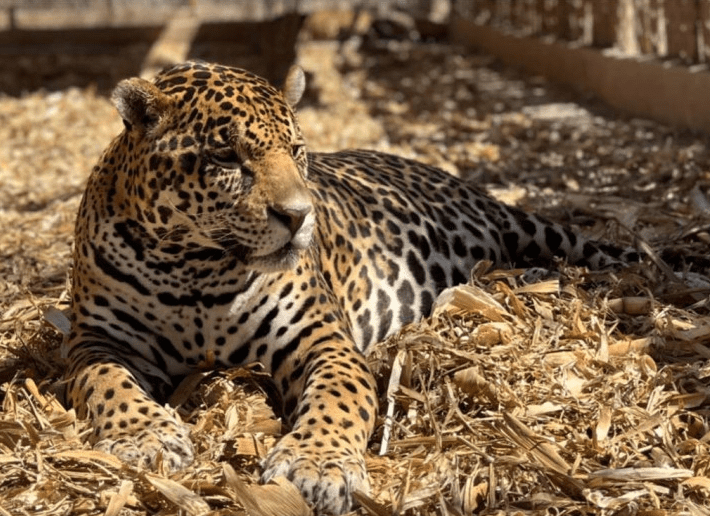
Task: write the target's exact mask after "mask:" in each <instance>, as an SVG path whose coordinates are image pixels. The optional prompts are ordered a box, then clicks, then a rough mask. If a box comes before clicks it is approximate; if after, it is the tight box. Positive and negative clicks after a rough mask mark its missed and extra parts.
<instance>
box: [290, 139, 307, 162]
mask: <svg viewBox="0 0 710 516" xmlns="http://www.w3.org/2000/svg"><path fill="white" fill-rule="evenodd" d="M305 150H306V146H305V145H303V144H302V143H297V144H296V145H294V146H293V147H291V155H292V156H293V157H294V158H295V159H298V158H300V157H301V156H302V155H303V152H304V151H305Z"/></svg>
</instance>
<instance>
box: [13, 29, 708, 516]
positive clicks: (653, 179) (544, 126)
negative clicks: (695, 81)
mask: <svg viewBox="0 0 710 516" xmlns="http://www.w3.org/2000/svg"><path fill="white" fill-rule="evenodd" d="M361 43H362V44H361V45H358V44H357V42H353V41H350V42H347V43H346V44H345V45H343V46H342V47H340V48H339V47H338V45H337V44H332V43H328V42H325V43H323V42H320V43H319V42H304V43H303V44H302V47H301V48H300V59H301V62H302V64H303V66H304V67H305V68H306V69H307V70H308V71H309V72H310V73H311V74H312V83H313V87H314V88H313V90H312V93H311V97H310V102H307V103H306V105H304V107H303V108H302V109H301V115H300V118H301V123H302V125H303V126H304V130H305V132H306V134H307V137H308V139H309V142H310V145H311V148H313V149H320V150H328V149H337V148H342V147H371V148H372V147H374V148H378V149H381V150H388V151H390V152H394V153H397V154H403V155H408V156H414V157H417V158H418V159H421V160H423V161H426V162H429V163H434V164H437V165H439V166H442V167H444V168H446V169H447V170H449V171H451V172H452V173H457V174H460V175H461V176H463V177H465V178H468V179H470V180H472V181H475V182H476V183H479V184H483V185H486V186H488V187H490V189H491V190H492V191H494V193H495V194H496V195H497V196H498V197H500V198H502V199H505V200H506V201H508V202H513V203H516V204H519V205H521V206H524V207H526V208H528V209H534V210H536V211H542V212H544V213H546V214H547V215H548V216H550V217H552V218H555V219H557V220H561V221H564V222H567V223H573V224H577V225H579V226H581V227H583V228H584V230H585V231H586V232H588V233H589V234H591V235H594V236H597V237H603V238H608V239H610V240H613V241H616V242H622V243H623V242H627V243H629V244H634V243H635V242H637V241H643V242H646V243H648V244H650V247H648V249H650V250H651V251H652V252H654V253H655V252H656V251H662V252H660V253H659V254H660V255H661V256H662V257H665V258H666V259H668V260H670V262H671V265H672V266H673V268H674V270H676V271H678V272H681V273H684V274H685V276H683V274H681V276H683V278H684V279H683V281H681V282H678V281H674V280H673V278H672V277H671V278H669V277H667V276H666V275H664V274H663V273H661V272H659V271H658V270H657V269H656V268H655V267H652V266H650V265H644V266H641V265H639V266H634V267H631V268H630V269H628V270H624V271H621V272H617V273H614V274H610V273H594V274H592V273H588V272H587V271H584V270H581V269H577V268H569V267H562V268H561V269H560V272H559V275H558V276H553V277H543V278H542V279H541V280H534V281H533V280H531V278H533V276H530V275H526V274H524V273H523V271H493V270H489V269H488V268H487V267H486V264H481V266H480V267H478V268H477V269H476V270H475V271H473V272H472V277H471V282H470V283H469V284H468V285H466V286H462V287H458V288H455V289H453V290H451V291H448V292H446V293H445V295H443V296H442V298H440V300H439V302H438V303H437V307H436V310H435V313H434V314H433V315H432V317H430V318H427V319H426V320H424V321H422V322H421V323H420V324H416V325H412V326H409V327H407V328H405V329H404V330H403V331H402V332H400V333H399V334H397V335H395V336H393V337H392V338H390V339H389V340H388V341H387V342H385V343H382V344H380V345H378V346H376V347H375V349H374V350H373V351H372V353H371V355H370V363H371V365H372V367H373V370H374V371H375V372H376V375H377V376H378V378H379V380H380V384H381V385H380V393H381V396H380V401H381V415H380V421H379V424H378V431H377V434H376V435H375V436H374V438H373V441H372V445H371V448H370V449H371V454H370V456H369V458H368V466H369V470H370V473H371V478H372V481H373V491H372V493H371V494H370V495H369V496H367V495H364V494H359V495H358V498H359V500H360V501H361V504H362V507H361V508H360V509H358V510H357V511H356V512H357V514H374V515H384V514H393V513H398V514H442V515H443V514H451V515H463V514H473V513H477V514H478V513H483V514H504V513H505V514H509V513H512V514H538V513H547V512H553V513H556V514H646V515H651V514H653V515H661V514H671V513H672V514H698V515H701V514H710V501H709V500H710V449H709V448H710V419H709V416H710V346H709V343H710V316H709V315H708V305H707V299H708V294H709V292H708V285H709V284H710V279H709V278H708V261H707V246H708V242H709V241H710V235H709V234H708V228H709V227H710V214H709V212H708V207H709V206H710V203H709V202H708V198H707V192H708V190H709V189H710V157H709V156H708V152H707V150H706V140H707V138H706V136H703V135H692V134H683V133H680V132H677V131H674V130H672V129H669V128H666V127H662V126H659V125H657V124H654V123H652V122H648V121H642V120H629V119H625V118H624V117H623V116H622V115H620V114H618V113H613V112H610V111H608V110H605V108H604V107H603V106H598V105H595V104H594V103H593V102H591V101H588V100H587V101H580V100H579V98H578V96H575V95H572V94H570V93H569V92H566V91H558V90H556V89H555V88H554V87H552V86H550V85H549V84H547V83H545V82H544V81H543V80H541V79H538V78H530V77H521V76H519V75H517V74H516V73H515V72H513V71H510V70H506V69H502V68H500V67H499V66H498V65H496V63H494V62H492V60H491V59H489V58H488V57H486V56H480V55H475V54H473V53H470V52H466V51H463V50H462V49H459V48H455V47H451V46H448V45H439V44H437V45H434V44H429V45H424V44H413V43H411V42H383V41H377V40H370V39H367V38H365V39H364V40H363V41H362V42H361ZM119 130H120V121H119V120H118V117H117V116H116V115H115V114H114V112H113V109H112V108H111V106H110V104H109V102H108V101H107V100H106V99H105V98H103V97H100V96H98V95H96V94H95V93H94V92H92V91H90V90H87V91H80V90H66V91H57V92H51V93H31V94H27V95H25V96H23V97H21V98H10V97H1V98H0V139H1V141H3V145H2V147H0V226H1V227H2V228H3V231H2V234H1V235H0V257H1V258H2V259H1V260H0V278H2V280H1V281H0V401H1V402H2V408H1V409H0V515H2V516H5V515H8V514H12V515H30V514H32V515H38V516H45V515H83V514H86V515H111V516H114V515H115V516H118V515H120V516H129V515H144V514H157V515H168V514H182V515H191V516H192V515H199V514H211V515H228V514H229V515H239V514H245V515H246V514H249V515H252V516H254V515H266V514H294V515H296V514H307V513H308V509H307V507H305V506H304V505H303V503H302V500H300V496H299V495H298V493H295V492H294V490H293V489H291V488H290V486H289V485H287V484H282V485H278V484H272V485H268V486H259V485H258V483H257V479H258V474H259V468H258V462H259V459H260V458H261V457H263V456H264V453H265V451H266V450H267V449H268V448H269V447H270V446H272V445H273V444H274V443H275V442H276V440H277V439H278V437H279V435H280V434H281V431H282V428H281V423H280V422H279V420H278V419H277V418H276V417H275V415H274V414H273V411H272V410H271V408H270V407H269V406H268V404H267V403H266V401H265V400H266V398H267V397H266V395H265V393H267V392H269V385H268V381H266V380H265V378H264V375H263V373H261V372H260V371H259V369H258V368H247V369H235V370H229V371H223V372H219V373H215V374H211V375H205V374H199V375H195V376H193V377H190V378H188V379H186V381H185V383H184V384H183V385H182V386H181V388H180V389H178V392H176V394H175V397H174V401H176V402H179V407H178V408H177V409H176V410H177V411H178V413H179V414H180V416H181V417H182V418H183V419H184V420H186V421H188V422H189V423H190V424H191V425H192V434H193V439H194V442H195V443H196V446H197V459H196V461H195V463H194V464H193V465H192V466H191V467H190V468H188V469H187V470H185V471H182V472H178V473H174V474H171V475H165V474H164V473H163V472H160V471H158V472H148V471H142V470H138V469H135V468H132V467H130V466H127V465H125V464H122V463H120V461H118V460H117V459H116V458H115V457H113V456H110V455H106V454H103V453H100V452H96V451H93V450H91V449H90V448H89V446H88V445H87V443H86V435H87V433H88V432H89V431H90V429H89V428H87V425H86V424H85V422H83V421H79V420H77V418H76V416H75V414H74V411H72V410H67V409H66V408H65V407H64V406H63V405H62V404H61V403H60V402H58V401H57V400H58V398H57V393H58V392H59V391H61V388H62V385H61V382H60V380H59V379H60V377H61V372H62V368H63V366H62V362H61V359H60V357H59V355H58V344H59V342H60V340H61V335H60V333H59V332H57V331H56V330H54V329H53V328H52V327H51V326H50V325H49V324H47V322H46V321H45V320H44V319H43V313H45V312H49V313H50V314H51V313H52V312H51V310H50V309H52V308H53V307H58V308H60V309H61V308H63V307H65V306H66V292H65V289H66V271H67V270H68V268H69V266H70V246H71V240H72V225H73V219H74V216H75V212H76V208H77V206H78V202H79V199H80V194H81V191H82V188H83V184H84V181H85V179H86V177H87V176H88V172H89V170H90V168H91V166H92V164H93V161H94V160H95V159H96V158H97V157H98V154H99V152H100V151H101V149H102V148H103V147H104V146H105V145H106V144H107V142H108V141H109V139H110V138H111V137H112V135H114V134H116V133H117V132H118V131H119ZM264 500H269V501H271V502H273V504H266V503H264Z"/></svg>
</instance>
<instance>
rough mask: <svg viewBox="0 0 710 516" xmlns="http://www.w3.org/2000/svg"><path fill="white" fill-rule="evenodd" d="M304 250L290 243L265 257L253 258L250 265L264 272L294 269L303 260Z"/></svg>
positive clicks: (249, 261)
mask: <svg viewBox="0 0 710 516" xmlns="http://www.w3.org/2000/svg"><path fill="white" fill-rule="evenodd" d="M303 252H304V248H303V247H300V246H296V245H294V244H293V243H291V242H289V243H288V244H286V245H285V246H283V247H282V248H281V249H279V250H277V251H274V252H273V253H270V254H267V255H263V256H253V257H251V258H250V259H249V260H248V263H249V264H250V265H251V266H253V267H254V268H255V269H259V270H261V271H263V272H277V271H285V270H289V269H293V268H294V267H295V266H296V264H297V263H298V262H299V260H300V259H301V255H302V253H303Z"/></svg>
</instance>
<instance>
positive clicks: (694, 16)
mask: <svg viewBox="0 0 710 516" xmlns="http://www.w3.org/2000/svg"><path fill="white" fill-rule="evenodd" d="M454 11H455V13H456V15H457V16H462V17H466V18H469V19H473V20H475V21H476V23H478V24H482V25H490V26H492V27H495V28H499V29H509V30H514V31H516V32H518V33H519V34H521V35H525V36H548V37H552V38H555V39H558V40H564V41H573V42H577V43H579V44H580V45H581V46H592V47H597V48H609V47H615V48H616V49H618V50H619V51H621V52H623V53H625V54H627V55H650V56H654V57H658V58H663V59H673V58H675V59H679V60H681V61H683V62H684V63H686V64H698V63H707V62H708V61H710V0H455V1H454Z"/></svg>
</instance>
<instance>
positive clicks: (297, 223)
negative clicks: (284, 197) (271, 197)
mask: <svg viewBox="0 0 710 516" xmlns="http://www.w3.org/2000/svg"><path fill="white" fill-rule="evenodd" d="M311 209H312V206H311V205H310V204H295V205H290V206H280V205H275V206H273V207H271V208H270V209H269V211H270V212H271V215H273V216H274V218H275V219H276V220H278V221H279V222H281V223H282V224H283V225H284V226H286V227H287V228H288V229H289V231H290V232H291V235H296V233H298V230H299V229H301V227H302V226H303V223H304V222H305V220H306V217H307V216H308V214H309V213H310V212H311Z"/></svg>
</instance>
